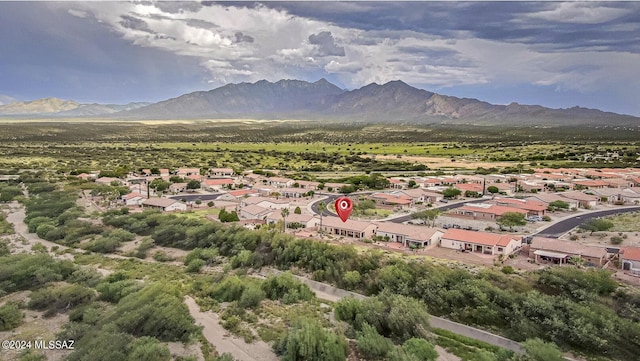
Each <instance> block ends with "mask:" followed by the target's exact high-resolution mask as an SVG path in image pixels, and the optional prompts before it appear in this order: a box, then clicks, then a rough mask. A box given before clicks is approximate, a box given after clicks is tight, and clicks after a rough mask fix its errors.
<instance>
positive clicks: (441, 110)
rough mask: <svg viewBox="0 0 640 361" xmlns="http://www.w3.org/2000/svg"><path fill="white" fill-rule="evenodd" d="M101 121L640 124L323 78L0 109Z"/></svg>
mask: <svg viewBox="0 0 640 361" xmlns="http://www.w3.org/2000/svg"><path fill="white" fill-rule="evenodd" d="M19 114H23V115H24V114H40V115H50V116H54V117H61V116H69V117H81V116H82V117H92V116H103V117H109V118H112V119H114V120H115V119H125V120H126V119H130V120H133V119H136V120H137V119H159V120H161V119H223V118H254V119H283V120H286V119H302V120H324V121H348V122H373V123H390V124H393V123H410V124H473V125H511V126H535V125H545V126H547V125H591V126H598V125H603V124H606V125H614V126H627V125H630V126H639V125H640V118H638V117H634V116H630V115H620V114H615V113H610V112H603V111H600V110H596V109H587V108H581V107H573V108H568V109H551V108H546V107H543V106H540V105H521V104H518V103H511V104H509V105H495V104H490V103H487V102H483V101H480V100H477V99H470V98H457V97H453V96H447V95H441V94H437V93H433V92H430V91H427V90H423V89H417V88H414V87H412V86H410V85H408V84H406V83H404V82H402V81H400V80H396V81H391V82H388V83H385V84H376V83H371V84H369V85H366V86H363V87H362V88H359V89H355V90H350V91H349V90H345V89H341V88H339V87H338V86H336V85H334V84H332V83H330V82H329V81H327V80H326V79H324V78H323V79H320V80H318V81H316V82H313V83H311V82H306V81H302V80H280V81H277V82H269V81H266V80H260V81H257V82H255V83H239V84H227V85H224V86H221V87H219V88H215V89H212V90H209V91H197V92H193V93H188V94H184V95H181V96H178V97H176V98H171V99H167V100H164V101H160V102H157V103H153V104H148V103H131V104H127V105H103V104H79V103H76V102H74V101H64V100H60V99H55V98H48V99H40V100H37V101H33V102H15V103H11V104H7V105H2V106H0V115H19Z"/></svg>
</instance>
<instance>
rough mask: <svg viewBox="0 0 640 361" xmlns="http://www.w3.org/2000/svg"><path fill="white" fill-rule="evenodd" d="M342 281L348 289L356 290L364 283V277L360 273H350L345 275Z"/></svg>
mask: <svg viewBox="0 0 640 361" xmlns="http://www.w3.org/2000/svg"><path fill="white" fill-rule="evenodd" d="M342 280H343V282H344V284H345V286H346V287H347V288H348V289H353V288H355V287H356V286H357V285H358V284H360V282H361V281H362V276H361V275H360V272H358V271H349V272H346V273H345V274H344V276H343V277H342Z"/></svg>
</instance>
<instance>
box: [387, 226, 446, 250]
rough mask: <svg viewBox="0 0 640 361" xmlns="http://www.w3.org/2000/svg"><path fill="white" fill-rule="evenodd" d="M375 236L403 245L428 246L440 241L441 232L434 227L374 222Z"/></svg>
mask: <svg viewBox="0 0 640 361" xmlns="http://www.w3.org/2000/svg"><path fill="white" fill-rule="evenodd" d="M376 226H377V229H376V231H375V235H376V236H380V237H383V238H385V239H388V240H389V241H390V242H398V243H402V245H403V246H405V247H410V246H416V247H429V246H432V245H437V244H438V243H439V242H440V237H442V235H443V232H442V231H441V230H439V229H436V228H429V227H422V226H414V225H410V224H399V223H393V222H378V223H376Z"/></svg>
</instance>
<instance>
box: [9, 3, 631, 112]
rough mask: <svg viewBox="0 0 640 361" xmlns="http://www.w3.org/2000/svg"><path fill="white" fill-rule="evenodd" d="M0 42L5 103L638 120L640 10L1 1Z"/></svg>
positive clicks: (613, 6) (622, 6) (609, 6)
mask: <svg viewBox="0 0 640 361" xmlns="http://www.w3.org/2000/svg"><path fill="white" fill-rule="evenodd" d="M0 34H2V35H1V39H2V40H1V41H0V101H2V99H7V98H6V97H13V98H16V99H21V100H32V99H37V98H42V97H58V98H63V99H74V100H76V101H80V102H100V103H126V102H129V101H159V100H164V99H167V98H171V97H175V96H178V95H181V94H184V93H188V92H192V91H196V90H208V89H212V88H215V87H218V86H221V85H224V84H226V83H230V82H234V83H236V82H255V81H257V80H260V79H267V80H270V81H277V80H279V79H283V78H286V79H301V80H309V81H316V80H318V79H320V78H322V77H324V78H326V79H328V80H329V81H331V82H333V83H335V84H336V85H339V86H340V87H343V88H348V89H354V88H358V87H361V86H364V85H366V84H369V83H371V82H377V83H384V82H387V81H390V80H396V79H400V80H403V81H405V82H406V83H409V84H411V85H413V86H416V87H419V88H423V89H427V90H430V91H434V92H438V93H441V94H447V95H453V96H460V97H472V98H477V99H481V100H485V101H488V102H491V103H496V104H508V103H510V102H512V101H515V102H519V103H521V104H541V105H544V106H548V107H553V108H560V107H562V108H566V107H571V106H575V105H578V106H584V107H589V108H598V109H602V110H608V111H614V112H618V113H624V114H633V115H640V101H639V98H640V36H639V35H638V34H640V3H638V2H540V1H538V2H400V3H398V2H329V1H321V2H224V3H218V2H203V3H198V2H182V3H180V2H139V1H138V2H130V3H127V2H94V1H87V2H0Z"/></svg>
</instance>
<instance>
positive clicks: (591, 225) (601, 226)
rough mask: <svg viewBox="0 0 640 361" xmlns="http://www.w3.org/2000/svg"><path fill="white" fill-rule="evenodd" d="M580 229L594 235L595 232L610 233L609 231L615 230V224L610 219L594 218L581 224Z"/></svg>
mask: <svg viewBox="0 0 640 361" xmlns="http://www.w3.org/2000/svg"><path fill="white" fill-rule="evenodd" d="M579 227H580V228H582V229H584V230H585V231H589V232H591V233H592V234H593V232H604V231H608V230H609V229H611V228H613V222H611V221H610V220H608V219H603V218H593V219H590V220H588V221H587V222H585V223H583V224H581V225H580V226H579Z"/></svg>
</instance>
